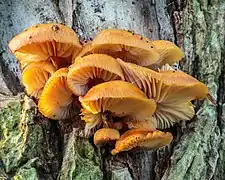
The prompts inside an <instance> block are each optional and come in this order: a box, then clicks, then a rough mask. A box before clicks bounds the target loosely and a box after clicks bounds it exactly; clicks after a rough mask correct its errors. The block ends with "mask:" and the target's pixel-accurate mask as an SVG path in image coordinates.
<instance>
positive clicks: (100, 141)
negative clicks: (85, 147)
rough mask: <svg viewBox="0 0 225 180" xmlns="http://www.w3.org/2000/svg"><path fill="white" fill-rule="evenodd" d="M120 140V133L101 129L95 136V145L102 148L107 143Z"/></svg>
mask: <svg viewBox="0 0 225 180" xmlns="http://www.w3.org/2000/svg"><path fill="white" fill-rule="evenodd" d="M119 138H120V133H119V131H118V130H116V129H112V128H101V129H99V130H97V131H96V132H95V134H94V144H95V145H96V146H102V145H105V144H106V143H109V142H112V141H116V140H118V139H119Z"/></svg>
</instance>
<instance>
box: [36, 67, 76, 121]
mask: <svg viewBox="0 0 225 180" xmlns="http://www.w3.org/2000/svg"><path fill="white" fill-rule="evenodd" d="M67 74H68V69H67V68H61V69H59V70H58V71H56V72H55V73H54V74H53V75H52V76H51V77H50V78H49V80H48V81H47V83H46V85H45V87H44V90H43V92H42V94H41V96H40V100H39V102H38V109H39V111H40V112H41V113H42V114H43V115H44V116H45V117H48V118H50V119H57V120H60V119H67V118H70V117H71V116H72V111H73V105H74V102H75V97H74V96H73V94H72V92H71V91H70V89H69V88H68V86H67Z"/></svg>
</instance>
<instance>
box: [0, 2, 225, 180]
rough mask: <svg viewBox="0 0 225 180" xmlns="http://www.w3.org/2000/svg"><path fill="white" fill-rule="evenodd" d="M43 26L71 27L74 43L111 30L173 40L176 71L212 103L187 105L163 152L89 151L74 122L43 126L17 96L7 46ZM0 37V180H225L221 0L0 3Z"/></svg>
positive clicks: (15, 70)
mask: <svg viewBox="0 0 225 180" xmlns="http://www.w3.org/2000/svg"><path fill="white" fill-rule="evenodd" d="M47 22H59V23H64V24H66V25H68V26H70V27H72V28H73V29H74V30H75V31H76V32H77V33H78V35H79V37H80V39H81V40H89V39H91V38H93V36H94V35H95V34H96V33H97V32H99V31H100V30H102V29H105V28H112V27H115V28H120V29H128V30H132V31H134V32H136V33H140V34H142V35H144V36H146V37H149V38H150V39H166V40H170V41H173V42H175V43H176V44H178V45H179V46H180V47H182V48H183V50H184V52H185V58H184V60H182V61H181V62H180V63H179V68H181V69H182V70H183V71H185V72H187V73H189V74H191V75H193V76H194V77H196V78H197V79H199V80H201V81H203V82H204V83H206V84H207V86H208V87H209V91H210V94H211V95H212V96H213V97H214V98H215V99H216V101H217V102H216V104H212V103H211V102H210V101H209V100H205V101H201V102H195V105H196V116H195V118H194V119H193V120H192V121H190V122H186V123H184V122H182V123H180V124H177V125H176V127H174V128H171V129H170V131H171V132H172V133H173V135H174V140H173V142H172V143H171V145H170V146H168V147H166V148H162V149H159V150H157V151H144V150H139V151H130V152H124V153H120V154H118V155H116V156H112V155H110V150H109V147H106V148H102V149H97V148H96V147H95V146H94V145H93V143H92V141H91V140H90V139H86V138H84V137H83V136H82V130H81V129H80V128H79V123H78V122H79V121H78V120H73V121H72V122H70V121H68V122H57V121H49V120H47V119H45V118H44V117H42V116H41V115H40V114H39V113H38V111H37V108H36V106H35V104H34V103H33V101H32V100H31V99H29V98H28V97H26V96H25V95H23V94H21V92H22V91H23V87H22V85H21V84H20V82H19V80H20V76H21V73H20V69H19V66H18V64H17V62H16V59H15V57H14V56H13V55H12V54H11V53H10V52H9V49H8V47H7V46H8V42H9V40H10V39H11V38H12V37H13V36H14V35H16V34H17V33H19V32H21V31H22V30H24V29H25V28H27V27H29V26H31V25H34V24H37V23H47ZM0 35H1V41H0V65H1V66H0V109H1V110H0V179H1V178H2V179H26V180H29V179H30V180H33V179H50V180H51V179H59V180H69V179H82V180H86V179H96V180H100V179H113V180H117V179H121V180H123V179H126V180H130V179H132V180H139V179H140V180H150V179H156V180H159V179H163V180H168V179H171V180H174V179H176V180H180V179H181V180H183V179H191V180H192V179H206V180H208V179H215V180H222V179H225V159H224V157H225V151H224V149H225V139H224V138H225V106H224V105H225V97H224V93H225V74H224V73H225V68H224V65H225V62H224V61H225V54H224V52H225V40H224V39H225V1H224V0H214V1H213V0H191V1H182V0H181V1H180V0H171V1H169V2H168V1H166V0H157V1H153V0H151V1H150V0H133V1H130V0H114V1H109V0H108V1H107V0H103V1H96V0H37V1H34V0H0Z"/></svg>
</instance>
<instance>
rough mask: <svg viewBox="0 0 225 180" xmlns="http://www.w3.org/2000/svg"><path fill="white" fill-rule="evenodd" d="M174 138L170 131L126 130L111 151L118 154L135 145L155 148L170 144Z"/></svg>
mask: <svg viewBox="0 0 225 180" xmlns="http://www.w3.org/2000/svg"><path fill="white" fill-rule="evenodd" d="M172 140H173V136H172V134H171V133H169V132H166V133H164V132H162V131H158V130H156V131H152V130H148V129H132V130H128V131H126V132H125V133H124V134H123V135H122V136H121V137H120V139H119V140H118V141H117V142H116V145H115V149H113V150H112V151H111V153H112V155H116V154H118V153H119V152H122V151H129V150H131V149H133V148H135V147H142V148H145V149H149V150H153V149H158V148H161V147H163V146H166V145H168V144H169V143H170V142H171V141H172Z"/></svg>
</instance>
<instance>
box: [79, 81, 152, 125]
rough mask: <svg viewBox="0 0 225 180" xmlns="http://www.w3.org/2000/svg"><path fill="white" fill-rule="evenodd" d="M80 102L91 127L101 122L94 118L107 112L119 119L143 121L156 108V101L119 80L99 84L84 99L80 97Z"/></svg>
mask: <svg viewBox="0 0 225 180" xmlns="http://www.w3.org/2000/svg"><path fill="white" fill-rule="evenodd" d="M79 100H80V102H81V105H82V107H83V108H84V109H85V110H86V114H84V117H83V118H82V119H83V120H85V122H86V123H90V124H91V125H93V123H94V122H97V121H98V120H99V118H97V120H96V118H93V116H94V117H96V116H99V114H101V113H103V112H106V111H110V112H111V113H112V114H113V115H114V116H118V117H124V116H132V117H133V118H137V119H142V118H146V117H149V116H151V115H152V114H153V113H154V111H155V108H156V105H155V102H154V100H151V99H147V97H146V95H145V94H144V93H143V92H142V91H141V90H140V89H138V88H137V87H136V86H134V85H132V84H130V83H128V82H124V81H119V80H117V81H109V82H105V83H102V84H98V85H96V86H94V87H93V88H91V89H90V90H89V91H88V92H87V94H86V95H85V96H84V97H81V96H80V97H79ZM88 114H91V115H88ZM99 122H101V120H100V121H99ZM95 126H96V124H95ZM92 127H93V126H92Z"/></svg>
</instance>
